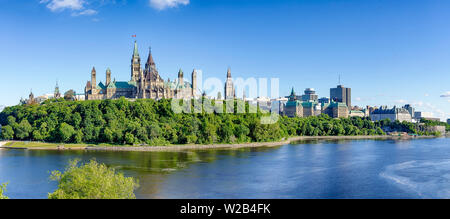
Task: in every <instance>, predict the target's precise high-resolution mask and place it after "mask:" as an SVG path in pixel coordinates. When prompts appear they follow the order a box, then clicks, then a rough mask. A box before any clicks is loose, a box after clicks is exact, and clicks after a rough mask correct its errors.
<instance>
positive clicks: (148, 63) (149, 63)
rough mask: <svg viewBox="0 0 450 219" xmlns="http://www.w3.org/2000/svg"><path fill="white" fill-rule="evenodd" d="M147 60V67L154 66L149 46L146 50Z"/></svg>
mask: <svg viewBox="0 0 450 219" xmlns="http://www.w3.org/2000/svg"><path fill="white" fill-rule="evenodd" d="M148 50H149V52H148V59H147V65H155V61H153V55H152V47H151V46H150V47H149V48H148Z"/></svg>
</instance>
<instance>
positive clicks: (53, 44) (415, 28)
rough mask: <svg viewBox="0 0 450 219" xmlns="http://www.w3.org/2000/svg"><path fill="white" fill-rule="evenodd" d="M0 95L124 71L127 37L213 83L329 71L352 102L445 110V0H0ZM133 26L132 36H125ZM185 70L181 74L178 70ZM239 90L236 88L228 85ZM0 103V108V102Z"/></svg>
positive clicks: (165, 71) (320, 83) (296, 81)
mask: <svg viewBox="0 0 450 219" xmlns="http://www.w3.org/2000/svg"><path fill="white" fill-rule="evenodd" d="M0 5H2V6H3V7H0V25H1V26H2V27H3V28H2V30H1V31H2V34H0V42H1V43H0V74H1V78H2V82H3V83H2V85H1V86H0V93H1V95H0V97H1V98H0V105H6V106H10V105H15V104H18V103H19V100H20V98H21V97H22V98H27V97H28V94H29V92H30V90H31V89H32V90H33V93H34V94H35V96H38V95H42V94H46V93H53V90H54V87H55V83H56V80H58V82H59V86H60V90H61V92H65V91H67V90H69V89H74V90H75V91H76V92H77V93H82V92H83V90H84V86H85V84H86V81H87V80H89V74H90V71H91V69H92V67H93V66H95V68H96V69H97V72H98V73H97V74H98V79H97V80H101V81H104V80H105V79H104V74H105V72H106V69H107V68H108V67H109V68H110V69H111V71H112V75H113V76H114V77H116V79H117V80H129V77H130V60H131V55H132V53H131V52H132V47H133V42H134V40H135V39H136V40H137V41H138V43H139V46H140V47H139V50H140V52H141V53H143V54H142V56H146V55H147V52H148V45H150V46H151V47H152V53H153V56H154V58H155V62H156V66H157V68H158V70H159V72H160V74H161V76H162V77H163V78H165V79H167V78H170V77H172V78H171V79H174V78H173V77H174V76H173V75H176V74H177V72H178V70H179V69H180V68H181V69H183V70H184V71H185V72H190V71H192V69H198V70H202V72H203V77H204V78H207V77H217V78H220V79H221V80H222V82H223V83H225V80H226V78H225V75H226V72H227V69H228V67H231V72H232V75H233V79H234V78H238V77H242V78H244V79H245V78H248V77H255V78H260V77H265V78H272V77H277V78H279V79H280V96H288V95H289V93H290V91H291V89H292V87H294V88H295V91H296V92H297V93H302V92H303V91H304V90H305V89H306V88H315V90H316V92H317V94H318V96H319V98H320V97H329V96H330V91H329V89H330V88H334V87H336V85H338V82H339V75H340V80H341V84H342V85H344V86H345V87H349V88H351V89H352V105H357V106H366V105H371V106H380V105H388V106H393V105H397V106H402V105H404V104H408V103H409V104H412V105H413V106H414V107H416V109H417V110H418V111H425V112H432V113H433V114H434V116H435V117H439V118H441V120H442V121H446V119H447V118H449V117H450V86H449V82H450V74H449V73H450V62H448V60H450V24H448V22H446V21H447V20H449V19H450V15H449V14H448V11H449V9H450V2H447V1H434V0H427V1H425V0H424V1H419V0H412V1H404V0H400V1H395V2H392V1H388V0H380V1H356V0H354V1H352V0H348V1H332V0H315V1H294V0H279V1H270V0H260V1H250V0H215V1H206V0H190V1H189V0H175V1H166V0H159V1H154V0H139V1H125V0H123V1H120V0H116V1H112V0H84V1H81V0H66V1H60V0H33V1H13V0H3V1H2V2H1V3H0ZM132 35H136V38H132V37H131V36H132ZM188 80H189V79H188ZM236 92H239V91H236ZM0 108H1V107H0Z"/></svg>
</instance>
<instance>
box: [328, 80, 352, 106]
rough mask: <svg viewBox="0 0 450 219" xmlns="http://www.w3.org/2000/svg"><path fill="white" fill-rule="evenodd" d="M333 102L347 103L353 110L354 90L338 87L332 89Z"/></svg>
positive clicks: (331, 97)
mask: <svg viewBox="0 0 450 219" xmlns="http://www.w3.org/2000/svg"><path fill="white" fill-rule="evenodd" d="M330 99H331V101H334V102H338V103H345V104H346V105H347V107H348V108H349V109H351V108H352V89H351V88H345V87H344V86H342V85H338V86H337V87H336V88H331V89H330Z"/></svg>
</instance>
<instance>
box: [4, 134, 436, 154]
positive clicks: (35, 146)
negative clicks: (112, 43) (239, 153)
mask: <svg viewBox="0 0 450 219" xmlns="http://www.w3.org/2000/svg"><path fill="white" fill-rule="evenodd" d="M426 138H436V136H397V135H366V136H296V137H290V138H288V139H287V140H280V141H276V142H253V143H238V144H211V145H193V144H191V145H170V146H143V145H142V146H131V145H105V144H101V145H92V144H61V143H41V142H24V141H2V142H0V149H2V148H3V149H23V150H95V151H161V152H164V151H184V150H206V149H238V148H255V147H277V146H282V145H287V144H292V143H295V142H299V141H308V140H370V139H372V140H388V139H393V140H408V139H426Z"/></svg>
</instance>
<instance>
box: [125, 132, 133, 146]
mask: <svg viewBox="0 0 450 219" xmlns="http://www.w3.org/2000/svg"><path fill="white" fill-rule="evenodd" d="M134 141H135V140H134V135H133V134H131V133H128V132H127V133H126V134H125V142H126V143H127V144H130V145H132V144H134Z"/></svg>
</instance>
